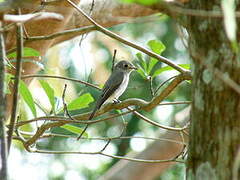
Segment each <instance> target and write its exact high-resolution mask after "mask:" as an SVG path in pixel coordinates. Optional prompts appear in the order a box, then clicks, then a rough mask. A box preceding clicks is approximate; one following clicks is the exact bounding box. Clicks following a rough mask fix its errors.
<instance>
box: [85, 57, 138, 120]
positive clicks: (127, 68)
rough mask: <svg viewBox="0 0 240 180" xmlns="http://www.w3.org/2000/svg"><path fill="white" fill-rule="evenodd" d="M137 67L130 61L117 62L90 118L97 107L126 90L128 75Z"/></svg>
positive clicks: (90, 117)
mask: <svg viewBox="0 0 240 180" xmlns="http://www.w3.org/2000/svg"><path fill="white" fill-rule="evenodd" d="M133 70H137V68H136V67H135V66H134V65H133V64H132V63H130V62H128V61H125V60H122V61H120V62H118V63H117V64H116V65H115V66H114V68H113V71H112V74H111V75H110V76H109V78H108V80H107V81H106V82H105V84H104V86H103V89H102V91H101V94H100V96H99V98H98V100H97V102H96V105H95V108H94V109H93V111H92V113H91V114H90V116H89V120H91V119H92V118H93V117H94V115H95V113H96V112H97V110H98V109H100V108H101V106H102V105H103V104H104V103H106V102H112V101H114V100H115V99H118V98H119V97H120V96H121V95H122V94H123V93H124V91H125V90H126V88H127V86H128V81H129V75H130V74H131V72H132V71H133Z"/></svg>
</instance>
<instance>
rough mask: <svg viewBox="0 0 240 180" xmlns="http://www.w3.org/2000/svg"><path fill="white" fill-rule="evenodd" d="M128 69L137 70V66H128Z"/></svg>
mask: <svg viewBox="0 0 240 180" xmlns="http://www.w3.org/2000/svg"><path fill="white" fill-rule="evenodd" d="M130 69H133V70H137V69H138V68H136V67H135V66H130Z"/></svg>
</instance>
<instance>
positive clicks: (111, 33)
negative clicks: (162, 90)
mask: <svg viewBox="0 0 240 180" xmlns="http://www.w3.org/2000/svg"><path fill="white" fill-rule="evenodd" d="M66 1H67V2H68V3H69V4H71V5H72V6H73V7H74V8H75V9H76V10H77V11H78V12H80V13H81V14H82V15H83V16H84V17H85V18H87V19H88V20H89V21H90V22H91V23H92V24H94V25H95V26H96V28H97V30H98V31H100V32H102V33H104V34H106V35H107V36H109V37H111V38H113V39H116V40H118V41H119V42H122V43H124V44H126V45H128V46H131V47H133V48H135V49H138V50H139V51H141V52H143V53H145V54H147V55H149V56H151V57H154V58H156V59H157V60H159V61H160V62H163V63H165V64H167V65H169V66H171V67H173V68H174V69H176V70H177V71H179V72H181V73H186V72H188V70H186V69H184V68H182V67H181V66H178V65H177V64H175V63H174V62H173V61H171V60H169V59H167V58H165V57H163V56H160V55H159V54H157V53H154V52H152V51H150V50H148V49H146V48H144V47H141V46H139V45H137V44H135V43H133V42H130V41H129V40H126V39H124V38H122V37H121V36H119V35H117V34H115V33H113V32H111V31H109V30H107V29H106V28H104V27H103V26H101V25H100V24H98V23H96V22H95V21H94V20H93V19H92V18H91V17H89V16H88V15H87V14H86V13H85V12H83V11H82V10H81V9H80V8H79V7H78V6H77V5H76V4H74V3H73V2H72V1H70V0H66Z"/></svg>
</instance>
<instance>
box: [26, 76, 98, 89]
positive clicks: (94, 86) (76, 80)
mask: <svg viewBox="0 0 240 180" xmlns="http://www.w3.org/2000/svg"><path fill="white" fill-rule="evenodd" d="M34 77H38V78H53V79H64V80H68V81H73V82H77V83H81V84H85V85H87V86H91V87H93V88H96V89H99V90H100V88H99V87H98V86H96V85H93V84H91V83H88V82H85V81H81V80H78V79H74V78H68V77H64V76H53V75H43V74H31V75H23V76H22V77H21V78H22V79H27V78H34Z"/></svg>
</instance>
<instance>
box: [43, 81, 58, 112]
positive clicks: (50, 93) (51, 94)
mask: <svg viewBox="0 0 240 180" xmlns="http://www.w3.org/2000/svg"><path fill="white" fill-rule="evenodd" d="M39 82H40V84H41V86H42V88H43V89H44V91H45V93H46V94H47V97H48V100H49V102H50V104H51V106H52V110H53V111H55V93H54V90H53V88H52V87H51V86H50V85H49V83H48V82H46V81H44V80H39Z"/></svg>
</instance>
